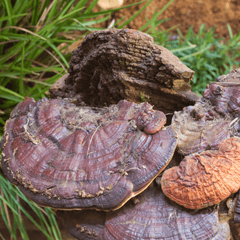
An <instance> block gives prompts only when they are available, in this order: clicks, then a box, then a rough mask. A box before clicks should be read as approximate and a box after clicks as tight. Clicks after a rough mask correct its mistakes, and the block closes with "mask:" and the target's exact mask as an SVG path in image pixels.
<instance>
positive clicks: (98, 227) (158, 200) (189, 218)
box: [58, 185, 230, 240]
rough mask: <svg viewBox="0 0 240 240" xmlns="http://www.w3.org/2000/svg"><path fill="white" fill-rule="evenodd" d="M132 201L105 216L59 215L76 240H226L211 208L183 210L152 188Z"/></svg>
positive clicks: (224, 226) (222, 225)
mask: <svg viewBox="0 0 240 240" xmlns="http://www.w3.org/2000/svg"><path fill="white" fill-rule="evenodd" d="M133 200H134V201H130V202H128V203H127V204H125V205H124V206H123V207H122V208H120V209H119V210H117V211H111V212H107V213H106V214H101V215H100V213H97V214H98V215H96V214H94V211H92V210H89V211H84V213H83V214H81V212H82V211H78V212H77V211H71V212H69V211H65V212H64V213H60V214H59V216H60V217H61V218H62V220H63V221H64V222H65V224H64V225H65V226H66V228H67V230H68V231H69V232H71V234H73V235H74V236H75V237H76V238H77V239H104V240H113V239H115V240H122V239H126V240H127V239H162V240H165V239H169V240H175V239H198V240H203V239H205V240H211V239H212V240H226V239H229V235H230V232H229V226H228V224H227V223H219V220H218V213H217V211H216V209H214V208H210V209H208V210H206V211H205V210H204V211H203V210H201V211H198V212H193V211H187V210H186V209H184V208H182V207H180V206H177V205H176V204H174V203H173V202H172V201H170V200H169V199H167V198H166V197H165V196H164V194H163V193H162V192H161V190H160V189H158V188H156V187H155V186H152V185H150V186H149V187H148V189H146V190H145V191H144V192H143V193H141V194H140V195H139V196H137V197H136V199H133ZM58 212H61V211H58ZM88 213H89V214H88ZM96 216H98V217H99V220H98V221H99V224H98V222H97V221H96ZM90 222H92V224H89V223H90ZM103 222H104V224H103ZM96 232H97V234H96Z"/></svg>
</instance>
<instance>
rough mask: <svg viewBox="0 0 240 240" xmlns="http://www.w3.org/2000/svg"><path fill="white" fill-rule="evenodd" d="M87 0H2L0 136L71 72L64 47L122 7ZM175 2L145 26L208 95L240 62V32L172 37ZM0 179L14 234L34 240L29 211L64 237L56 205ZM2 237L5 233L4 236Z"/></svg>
mask: <svg viewBox="0 0 240 240" xmlns="http://www.w3.org/2000/svg"><path fill="white" fill-rule="evenodd" d="M87 2H89V1H87V0H79V1H75V0H72V1H63V0H58V1H57V0H54V1H50V0H46V1H41V0H16V1H15V4H14V5H12V4H11V1H10V0H4V1H1V2H0V97H1V98H0V140H1V136H2V134H3V126H4V125H5V122H6V120H7V119H8V118H9V115H10V112H11V111H12V109H13V108H14V107H15V106H16V104H18V103H19V102H21V101H23V100H24V99H26V98H28V97H33V98H35V99H36V100H38V99H41V98H42V97H44V96H48V89H49V86H51V85H52V84H53V83H54V82H55V81H56V80H57V79H59V78H60V77H61V76H62V75H63V74H64V73H66V71H67V69H68V67H69V65H68V62H69V60H70V54H63V51H64V50H65V49H66V47H67V45H71V44H72V43H73V42H74V41H75V40H78V39H82V38H83V37H84V36H85V35H86V34H88V33H89V32H91V31H94V30H99V29H100V28H97V27H96V24H98V23H101V22H103V23H105V22H106V21H107V20H108V19H109V18H110V14H111V12H113V11H116V9H115V10H109V11H101V12H93V11H92V10H93V9H94V7H95V6H96V3H97V1H96V0H93V1H91V4H90V5H87ZM151 2H152V0H150V1H145V5H144V7H143V8H141V9H140V10H139V11H138V12H137V13H136V14H134V15H133V16H132V18H130V19H121V20H120V21H118V22H117V23H115V24H114V27H117V28H123V27H125V26H126V25H127V24H129V22H130V21H131V20H132V19H133V18H134V17H136V16H137V15H138V14H139V13H140V12H142V11H143V10H144V9H145V8H146V7H147V6H148V5H149V4H151ZM173 2H174V0H171V1H169V2H168V4H167V5H166V6H165V7H164V8H163V9H160V10H156V12H155V13H154V15H153V16H152V18H151V19H147V20H148V21H147V23H146V24H145V25H144V26H142V27H141V28H140V30H141V31H145V32H147V33H149V34H150V35H152V36H153V37H154V39H155V43H157V44H159V45H163V46H164V47H166V48H168V49H169V50H171V51H172V52H173V53H174V54H175V55H177V56H178V57H179V58H180V59H181V60H182V61H183V62H184V63H185V64H186V65H187V66H188V67H189V68H191V69H193V70H194V71H195V75H194V78H193V82H192V88H193V91H195V92H196V93H198V94H202V92H203V90H204V89H205V86H206V85H207V84H208V83H209V82H210V81H214V80H215V79H216V78H217V77H218V76H219V75H222V74H227V73H228V72H229V71H230V70H232V69H233V68H236V67H239V59H240V45H239V42H240V33H239V34H238V35H233V34H232V31H231V28H230V26H229V25H228V29H229V40H228V41H225V40H224V39H219V38H217V37H216V36H215V34H214V28H212V29H206V28H205V26H204V25H202V26H201V28H200V29H199V32H198V33H194V32H193V30H192V29H191V28H190V29H189V31H188V33H187V35H186V36H183V35H182V33H181V32H180V30H177V31H178V38H177V39H176V40H173V41H170V40H169V37H170V36H171V30H172V29H168V30H167V31H166V30H164V31H163V30H161V24H162V23H163V22H164V21H167V19H163V20H158V19H159V16H160V14H161V13H162V12H163V11H164V10H165V9H166V8H167V7H168V6H169V5H170V4H172V3H173ZM135 4H138V3H135ZM173 28H175V29H176V27H173ZM76 30H78V31H80V34H79V37H78V38H77V39H75V40H72V39H70V38H69V37H67V36H68V34H70V35H71V34H72V33H73V32H74V31H76ZM60 33H61V34H60ZM63 33H65V34H63ZM143 98H144V96H143ZM0 183H1V193H0V211H1V216H2V218H3V220H4V222H5V224H6V228H7V229H8V230H9V234H10V235H11V239H17V233H18V232H19V233H20V234H21V237H22V238H23V239H29V237H28V234H27V230H26V228H25V226H24V222H23V218H22V216H23V215H25V216H26V217H28V218H29V219H30V221H31V222H32V223H33V224H34V225H35V226H36V227H37V228H38V229H39V230H40V231H41V232H42V233H43V234H44V235H45V236H46V239H61V233H60V231H59V228H58V226H57V224H56V219H55V217H54V212H53V211H52V210H51V209H49V208H40V207H38V206H37V205H36V204H35V203H33V202H31V201H29V200H28V199H27V198H26V197H25V196H24V195H23V194H22V193H21V192H20V191H19V190H18V188H17V187H15V186H12V185H11V184H10V183H9V182H8V181H7V180H5V179H4V178H3V176H2V175H1V174H0ZM20 199H21V201H20ZM22 201H25V202H27V203H28V204H29V206H30V207H31V209H32V210H33V212H34V213H35V214H36V215H37V216H38V219H37V220H35V219H34V218H33V217H32V216H31V215H29V213H28V212H27V211H26V210H25V209H24V207H23V206H22V204H21V202H22ZM9 216H12V217H11V218H10V217H9ZM2 238H3V237H2V235H1V234H0V239H2Z"/></svg>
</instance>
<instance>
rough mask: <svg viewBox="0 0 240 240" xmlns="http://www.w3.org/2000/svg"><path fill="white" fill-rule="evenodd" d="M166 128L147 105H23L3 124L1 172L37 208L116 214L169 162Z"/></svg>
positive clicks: (170, 141)
mask: <svg viewBox="0 0 240 240" xmlns="http://www.w3.org/2000/svg"><path fill="white" fill-rule="evenodd" d="M165 122H166V116H165V115H164V114H163V113H162V112H160V111H154V110H152V106H151V105H150V104H148V103H141V104H135V103H131V102H128V101H126V100H122V101H120V102H119V103H118V104H117V105H112V106H110V107H109V108H102V109H97V108H90V107H77V106H75V104H73V103H70V102H69V100H66V99H65V100H64V99H63V100H60V99H53V100H47V99H46V98H45V99H42V100H40V101H38V102H35V101H34V100H33V99H27V100H25V101H24V102H22V103H20V104H18V106H17V107H16V108H15V109H14V110H13V112H12V114H11V118H10V119H9V120H8V121H7V123H6V126H5V133H4V136H3V139H2V143H1V144H2V151H3V159H2V170H3V172H4V173H5V175H6V177H7V178H8V179H9V180H10V181H11V182H12V183H13V184H16V185H17V186H18V187H19V189H20V190H21V191H22V192H23V193H25V194H26V195H27V196H28V198H30V199H32V200H33V201H35V202H36V203H38V204H39V205H42V206H50V207H52V208H62V209H72V208H78V209H87V208H90V209H98V210H113V209H118V208H119V207H121V206H122V205H123V204H125V202H126V201H128V200H129V199H130V198H132V197H134V196H135V195H137V194H139V193H140V192H142V191H143V190H144V189H146V188H147V187H148V185H149V184H150V183H151V182H152V181H153V180H154V178H156V177H157V175H158V174H159V173H160V172H161V171H163V169H164V168H165V167H166V165H167V164H168V162H169V161H170V160H171V157H172V155H173V153H174V150H175V147H176V136H175V134H174V132H173V130H172V129H171V127H166V128H163V129H162V130H160V129H161V128H162V127H163V125H164V124H165ZM159 130H160V131H159Z"/></svg>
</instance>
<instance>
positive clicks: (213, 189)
mask: <svg viewBox="0 0 240 240" xmlns="http://www.w3.org/2000/svg"><path fill="white" fill-rule="evenodd" d="M239 152H240V139H239V138H237V137H233V138H228V139H226V140H224V141H222V142H221V143H220V144H219V147H218V149H217V150H209V151H204V152H202V153H201V154H194V155H189V156H187V157H185V158H184V159H183V161H182V162H181V164H180V165H179V166H177V167H173V168H171V169H168V170H166V171H165V172H164V174H163V176H162V179H161V183H162V190H163V192H164V194H165V195H166V196H168V197H169V198H170V199H172V200H173V201H175V202H177V203H178V204H180V205H182V206H184V207H186V208H190V209H200V208H204V207H207V206H211V205H214V204H217V203H219V202H220V201H222V200H223V199H226V198H227V197H229V196H230V195H231V194H232V193H235V192H237V191H238V189H239V188H240V172H239V168H240V155H239Z"/></svg>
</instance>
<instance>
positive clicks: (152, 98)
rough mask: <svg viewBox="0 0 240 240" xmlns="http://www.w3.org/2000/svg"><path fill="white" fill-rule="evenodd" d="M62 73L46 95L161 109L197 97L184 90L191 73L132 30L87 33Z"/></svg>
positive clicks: (167, 109) (177, 106) (176, 106)
mask: <svg viewBox="0 0 240 240" xmlns="http://www.w3.org/2000/svg"><path fill="white" fill-rule="evenodd" d="M68 72H69V73H67V74H66V75H64V76H63V77H62V78H60V79H59V80H58V81H57V82H56V83H55V84H54V85H53V86H52V87H51V89H50V93H51V97H52V98H56V97H58V96H60V97H68V98H72V99H75V100H77V101H78V103H79V104H82V105H84V104H87V105H90V106H98V107H102V106H106V105H110V104H116V103H117V102H118V101H119V100H121V99H126V100H128V101H132V102H136V103H139V102H142V101H147V102H149V103H150V104H152V105H154V108H155V109H161V111H163V112H173V111H176V110H181V109H182V108H183V107H184V106H188V105H190V104H194V103H195V102H196V100H197V99H199V96H198V95H196V94H195V93H193V92H191V90H190V89H191V87H190V80H191V79H192V77H193V74H194V72H193V71H192V70H191V69H189V68H188V67H187V66H186V65H184V64H183V63H182V62H181V61H180V60H179V58H177V57H176V56H174V55H173V54H172V53H171V52H170V51H169V50H167V49H166V48H164V47H161V46H158V45H156V44H154V43H153V38H152V37H151V36H149V35H147V34H145V33H142V32H139V31H136V30H130V29H122V30H117V29H107V30H102V31H96V32H93V33H92V34H89V35H87V36H86V38H85V40H84V41H83V42H82V44H81V45H80V46H79V47H78V49H76V50H74V51H73V52H72V57H71V61H70V68H69V70H68Z"/></svg>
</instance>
